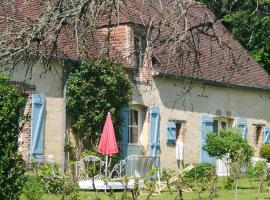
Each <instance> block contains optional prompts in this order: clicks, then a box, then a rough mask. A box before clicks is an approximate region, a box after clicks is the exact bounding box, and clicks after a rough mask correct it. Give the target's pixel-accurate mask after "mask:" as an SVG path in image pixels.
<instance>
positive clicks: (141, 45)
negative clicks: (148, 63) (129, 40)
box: [134, 36, 146, 67]
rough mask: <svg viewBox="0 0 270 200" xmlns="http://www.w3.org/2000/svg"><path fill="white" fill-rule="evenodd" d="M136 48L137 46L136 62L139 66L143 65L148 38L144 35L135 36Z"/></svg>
mask: <svg viewBox="0 0 270 200" xmlns="http://www.w3.org/2000/svg"><path fill="white" fill-rule="evenodd" d="M134 48H135V58H136V64H137V65H138V66H139V67H142V66H143V59H144V53H145V49H146V38H145V37H143V36H135V37H134Z"/></svg>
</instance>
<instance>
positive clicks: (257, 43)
mask: <svg viewBox="0 0 270 200" xmlns="http://www.w3.org/2000/svg"><path fill="white" fill-rule="evenodd" d="M197 1H199V2H202V3H205V4H206V5H207V7H208V8H209V9H210V10H212V11H213V12H214V14H215V15H216V17H217V19H221V20H222V22H223V24H224V25H225V26H226V27H227V28H228V29H229V30H230V31H231V32H232V33H233V35H234V37H235V38H236V39H237V40H238V41H239V42H240V43H241V44H242V45H243V46H244V47H245V48H246V49H247V50H248V51H250V52H251V55H252V57H253V58H254V59H255V60H257V61H258V62H259V63H261V64H262V65H263V66H264V68H265V69H266V70H267V71H268V72H270V1H269V0H258V1H254V0H220V1H216V0H197Z"/></svg>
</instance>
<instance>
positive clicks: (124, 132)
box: [120, 107, 130, 158]
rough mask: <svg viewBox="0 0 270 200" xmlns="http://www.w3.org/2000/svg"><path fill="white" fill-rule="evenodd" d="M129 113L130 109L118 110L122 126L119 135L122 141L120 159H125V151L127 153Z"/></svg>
mask: <svg viewBox="0 0 270 200" xmlns="http://www.w3.org/2000/svg"><path fill="white" fill-rule="evenodd" d="M129 112H130V109H129V108H127V107H125V108H122V109H121V110H120V116H121V118H122V124H121V134H122V141H121V153H122V158H126V157H127V156H128V155H127V153H128V152H127V151H128V135H129V130H128V123H129Z"/></svg>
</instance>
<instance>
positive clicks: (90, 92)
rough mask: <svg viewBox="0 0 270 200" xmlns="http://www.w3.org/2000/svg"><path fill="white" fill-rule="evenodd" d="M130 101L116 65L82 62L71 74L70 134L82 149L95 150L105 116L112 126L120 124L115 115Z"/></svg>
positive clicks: (126, 84)
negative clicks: (111, 120) (78, 140)
mask: <svg viewBox="0 0 270 200" xmlns="http://www.w3.org/2000/svg"><path fill="white" fill-rule="evenodd" d="M130 97H131V84H130V81H129V80H128V77H127V74H126V72H125V69H124V67H123V66H122V65H121V64H119V63H116V62H112V61H109V60H106V59H99V60H88V61H83V62H82V64H81V65H80V66H79V67H78V68H76V69H74V70H73V71H72V72H71V73H70V75H69V78H68V82H67V100H66V101H67V102H66V103H67V110H68V112H69V113H70V116H71V123H72V129H73V132H74V133H75V135H76V136H77V138H78V139H80V142H81V144H82V147H83V148H84V149H86V148H91V147H93V146H96V144H97V142H98V139H99V136H100V132H101V129H102V125H103V123H104V121H105V118H106V116H107V113H108V112H111V113H112V117H113V121H114V122H120V120H119V119H117V118H116V117H117V115H115V114H116V112H117V111H119V110H120V108H121V107H123V106H124V105H126V104H128V102H129V100H130ZM114 124H115V125H116V126H117V124H119V123H114ZM115 128H116V130H117V127H115ZM118 139H119V138H118ZM79 153H80V152H79Z"/></svg>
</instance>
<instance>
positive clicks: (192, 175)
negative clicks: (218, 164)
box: [185, 163, 216, 199]
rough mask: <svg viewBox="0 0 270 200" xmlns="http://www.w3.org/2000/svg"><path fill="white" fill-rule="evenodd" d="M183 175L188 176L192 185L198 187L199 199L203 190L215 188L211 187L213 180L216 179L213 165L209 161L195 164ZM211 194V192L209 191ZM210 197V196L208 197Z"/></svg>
mask: <svg viewBox="0 0 270 200" xmlns="http://www.w3.org/2000/svg"><path fill="white" fill-rule="evenodd" d="M185 177H186V178H189V179H190V180H191V181H192V182H193V184H194V185H196V186H197V187H198V188H199V199H201V195H202V193H203V191H206V190H207V189H210V191H211V189H212V188H213V189H215V188H214V187H212V185H211V184H212V183H214V182H213V181H214V180H215V179H216V170H215V166H213V165H211V164H209V163H201V164H197V165H195V166H194V167H193V168H192V169H191V170H189V171H188V172H186V173H185ZM210 194H211V195H212V192H210ZM210 198H212V196H211V197H210Z"/></svg>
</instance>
